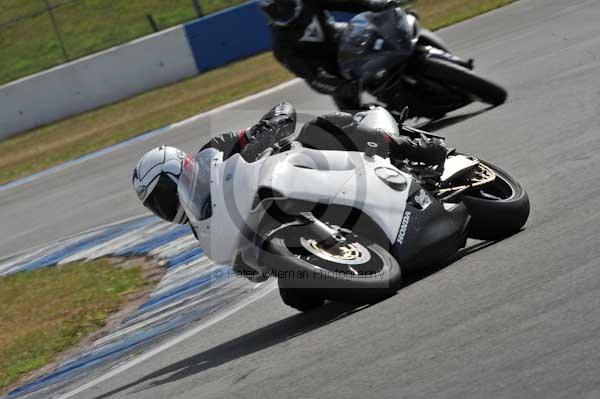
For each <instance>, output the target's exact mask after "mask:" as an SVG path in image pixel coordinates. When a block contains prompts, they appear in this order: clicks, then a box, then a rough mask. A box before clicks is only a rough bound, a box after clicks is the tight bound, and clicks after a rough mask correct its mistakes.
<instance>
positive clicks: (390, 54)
mask: <svg viewBox="0 0 600 399" xmlns="http://www.w3.org/2000/svg"><path fill="white" fill-rule="evenodd" d="M412 50H413V44H412V33H411V32H410V27H409V24H408V21H407V18H406V13H405V12H404V11H402V9H401V8H398V9H388V10H385V11H381V12H377V13H374V12H365V13H362V14H358V15H357V16H355V17H354V18H352V20H350V22H349V23H348V27H347V28H346V29H345V30H344V32H343V33H342V36H341V39H340V48H339V53H338V63H339V66H340V70H341V72H342V74H343V75H344V77H346V78H347V79H361V80H363V81H369V80H370V79H372V78H373V77H375V76H376V75H377V74H378V73H380V72H381V71H382V70H386V69H390V68H393V67H395V66H397V65H399V64H401V63H402V62H404V60H405V59H406V57H407V56H409V55H410V54H411V53H412Z"/></svg>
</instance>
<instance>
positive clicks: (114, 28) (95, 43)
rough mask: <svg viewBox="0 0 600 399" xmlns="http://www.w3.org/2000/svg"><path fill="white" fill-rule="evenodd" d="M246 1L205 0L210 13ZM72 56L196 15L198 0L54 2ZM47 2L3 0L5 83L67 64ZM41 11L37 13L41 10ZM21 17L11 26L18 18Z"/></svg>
mask: <svg viewBox="0 0 600 399" xmlns="http://www.w3.org/2000/svg"><path fill="white" fill-rule="evenodd" d="M244 1H245V0H200V2H201V4H202V7H203V11H204V13H205V14H210V13H213V12H215V11H218V10H221V9H224V8H228V7H231V6H234V5H237V4H240V3H243V2H244ZM50 3H51V4H55V5H59V4H64V5H62V6H60V7H58V8H55V9H54V14H55V17H56V21H57V24H58V25H59V27H60V30H61V33H62V37H63V39H64V43H65V47H66V49H67V53H68V56H69V59H71V60H72V59H76V58H79V57H82V56H84V55H88V54H91V53H94V52H97V51H100V50H103V49H106V48H109V47H112V46H115V45H117V44H121V43H124V42H126V41H129V40H132V39H135V38H137V37H140V36H144V35H147V34H149V33H152V32H153V30H152V28H151V26H150V24H149V22H148V19H147V17H146V15H147V14H151V15H152V16H153V17H154V18H155V20H156V22H157V24H158V26H159V28H160V29H164V28H167V27H170V26H173V25H177V24H180V23H183V22H186V21H189V20H192V19H194V18H196V13H195V10H194V8H193V5H192V0H169V1H164V0H75V1H69V0H51V1H50ZM44 10H45V6H44V2H43V0H2V1H1V2H0V84H3V83H6V82H9V81H12V80H14V79H17V78H19V77H23V76H27V75H30V74H32V73H35V72H39V71H42V70H44V69H47V68H50V67H52V66H55V65H58V64H60V63H62V62H64V58H63V55H62V51H61V49H60V46H59V44H58V41H57V39H56V36H55V34H54V31H53V29H52V25H51V22H50V18H49V15H48V14H47V13H46V12H44ZM36 13H37V14H38V15H35V14H36ZM19 17H24V18H23V19H22V20H20V21H16V22H13V23H9V24H6V23H7V22H8V21H13V20H14V19H15V18H19Z"/></svg>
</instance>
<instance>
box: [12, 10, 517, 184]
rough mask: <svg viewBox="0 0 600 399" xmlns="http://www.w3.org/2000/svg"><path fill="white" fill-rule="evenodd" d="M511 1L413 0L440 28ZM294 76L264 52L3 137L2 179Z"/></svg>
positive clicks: (426, 20)
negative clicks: (171, 83)
mask: <svg viewBox="0 0 600 399" xmlns="http://www.w3.org/2000/svg"><path fill="white" fill-rule="evenodd" d="M512 1H513V0H419V1H416V2H414V3H413V5H414V7H415V8H416V9H417V10H418V11H419V12H420V14H421V17H422V20H423V23H424V25H425V26H427V27H429V28H431V29H437V28H440V27H443V26H447V25H450V24H452V23H455V22H458V21H460V20H464V19H467V18H470V17H472V16H475V15H478V14H481V13H483V12H486V11H489V10H492V9H495V8H498V7H501V6H503V5H506V4H508V3H511V2H512ZM207 3H208V2H207ZM474 34H475V33H474ZM291 77H292V75H291V74H290V73H289V72H287V71H286V70H285V69H284V68H283V67H281V66H280V65H279V64H278V63H277V62H276V61H275V59H274V58H273V56H272V55H271V54H270V53H266V54H261V55H258V56H255V57H252V58H249V59H247V60H244V61H240V62H236V63H232V64H230V65H227V66H225V67H223V68H220V69H216V70H214V71H210V72H208V73H205V74H202V75H200V76H197V77H194V78H192V79H188V80H185V81H183V82H180V83H177V84H174V85H172V86H168V87H164V88H161V89H157V90H153V91H150V92H148V93H145V94H142V95H139V96H136V97H133V98H131V99H128V100H125V101H122V102H120V103H116V104H113V105H109V106H106V107H103V108H100V109H97V110H94V111H90V112H86V113H84V114H81V115H77V116H74V117H71V118H68V119H65V120H62V121H59V122H56V123H53V124H50V125H47V126H43V127H40V128H37V129H33V130H31V131H29V132H26V133H23V134H21V135H18V136H15V137H12V138H10V139H7V140H4V141H0V183H5V182H8V181H11V180H14V179H17V178H19V177H23V176H26V175H28V174H31V173H34V172H38V171H41V170H43V169H46V168H48V167H51V166H54V165H57V164H59V163H61V162H64V161H67V160H70V159H74V158H77V157H79V156H82V155H84V154H86V153H89V152H92V151H95V150H98V149H100V148H103V147H106V146H108V145H111V144H115V143H118V142H120V141H123V140H125V139H127V138H131V137H133V136H135V135H138V134H140V133H143V132H145V131H148V130H151V129H155V128H158V127H161V126H164V125H166V124H169V123H173V122H176V121H179V120H181V119H184V118H186V117H189V116H192V115H195V114H197V113H199V112H202V111H206V110H208V109H211V108H214V107H216V106H218V105H221V104H226V103H228V102H231V101H233V100H236V99H239V98H241V97H244V96H247V95H249V94H253V93H257V92H259V91H262V90H264V89H267V88H269V87H273V86H275V85H277V84H279V83H282V82H285V81H286V80H289V79H290V78H291ZM282 100H283V99H282ZM134 161H135V160H132V162H134Z"/></svg>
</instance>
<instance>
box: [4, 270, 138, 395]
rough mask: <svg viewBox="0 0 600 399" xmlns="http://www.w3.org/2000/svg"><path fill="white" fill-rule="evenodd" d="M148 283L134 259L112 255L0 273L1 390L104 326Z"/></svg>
mask: <svg viewBox="0 0 600 399" xmlns="http://www.w3.org/2000/svg"><path fill="white" fill-rule="evenodd" d="M147 285H148V280H147V279H145V277H144V273H143V272H142V268H141V266H140V265H139V264H135V262H134V264H133V265H132V264H131V262H125V263H122V264H120V265H116V264H115V261H114V260H111V259H101V260H95V261H91V262H86V263H81V262H77V263H71V264H68V265H64V266H57V267H50V268H45V269H39V270H35V271H30V272H22V273H17V274H13V275H10V276H7V277H2V278H0V303H1V304H2V306H0V392H1V391H2V390H4V389H6V388H7V386H9V385H11V384H13V383H15V382H16V381H19V380H20V379H21V378H22V377H23V376H25V375H27V374H28V373H30V372H32V371H33V370H37V369H39V368H40V367H42V366H44V365H46V364H48V363H49V362H52V361H53V360H54V359H55V358H56V357H57V355H58V354H59V353H61V352H62V351H64V350H65V349H67V348H69V347H71V346H73V345H75V344H77V343H78V342H81V340H82V339H84V338H85V337H86V336H88V335H89V334H91V333H93V332H94V331H96V330H98V329H100V328H101V327H103V326H104V325H105V323H106V321H107V318H108V317H109V316H110V315H112V314H113V313H115V312H116V311H118V310H119V309H121V308H122V307H123V305H124V304H125V303H126V302H127V301H128V299H130V298H131V297H132V296H133V294H135V293H136V292H139V291H140V290H143V288H144V287H146V286H147ZM3 388H4V389H3Z"/></svg>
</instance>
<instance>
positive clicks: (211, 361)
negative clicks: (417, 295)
mask: <svg viewBox="0 0 600 399" xmlns="http://www.w3.org/2000/svg"><path fill="white" fill-rule="evenodd" d="M496 242H498V241H480V242H477V243H474V244H472V245H470V246H467V247H466V248H463V249H462V250H460V251H459V252H458V253H457V254H456V255H455V256H454V257H453V258H451V259H449V260H448V261H447V262H444V263H443V264H440V265H436V266H435V267H430V268H427V269H425V270H423V271H422V272H420V273H415V274H413V275H410V276H408V278H407V279H406V280H405V282H404V284H403V286H402V288H405V287H407V286H409V285H411V284H414V283H415V282H417V281H419V280H421V279H423V278H426V277H428V276H431V275H433V274H435V273H437V272H439V271H441V270H443V269H445V268H446V267H448V266H449V265H451V264H452V263H454V262H456V261H457V260H460V259H462V258H463V257H465V256H468V255H470V254H473V253H475V252H477V251H480V250H483V249H485V248H487V247H489V246H491V245H493V244H495V243H496ZM402 288H401V289H402ZM388 299H389V298H388ZM388 299H384V300H383V301H385V300H388ZM380 302H381V301H380ZM373 305H375V304H372V305H348V304H343V303H338V302H327V303H326V304H325V305H324V306H323V307H321V308H319V309H317V310H315V311H312V312H307V313H299V314H295V315H293V316H290V317H287V318H285V319H283V320H280V321H277V322H275V323H272V324H269V325H268V326H265V327H262V328H259V329H257V330H254V331H252V332H249V333H247V334H244V335H242V336H240V337H238V338H235V339H232V340H230V341H227V342H224V343H222V344H220V345H218V346H215V347H214V348H211V349H208V350H206V351H204V352H201V353H198V354H196V355H193V356H190V357H188V358H186V359H183V360H180V361H178V362H176V363H173V364H171V365H169V366H167V367H164V368H161V369H159V370H157V371H155V372H153V373H150V374H148V375H146V376H144V377H142V378H140V379H138V380H136V381H134V382H132V383H130V384H127V385H123V386H121V387H119V388H116V389H113V390H112V391H109V392H107V393H105V394H102V395H100V396H96V397H95V398H94V399H106V398H109V397H111V396H112V395H115V394H117V393H121V392H124V391H126V390H128V389H131V388H134V387H136V388H137V390H136V391H134V392H140V391H143V390H146V389H152V388H154V387H157V386H161V385H164V384H169V383H172V382H176V381H179V380H182V379H185V378H187V377H190V376H192V375H195V374H199V373H202V372H204V371H206V370H208V369H211V368H214V367H219V366H221V365H223V364H226V363H228V362H231V361H234V360H236V359H239V358H242V357H244V356H247V355H250V354H253V353H255V352H259V351H261V350H263V349H267V348H269V347H271V346H274V345H277V344H280V343H283V342H285V341H288V340H290V339H292V338H294V337H298V336H300V335H302V334H306V333H309V332H311V331H314V330H316V329H318V328H321V327H323V326H326V325H328V324H331V323H334V322H335V321H337V320H340V319H343V318H344V317H347V316H349V315H351V314H354V313H357V312H360V311H361V310H363V309H366V308H367V307H369V306H373Z"/></svg>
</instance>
